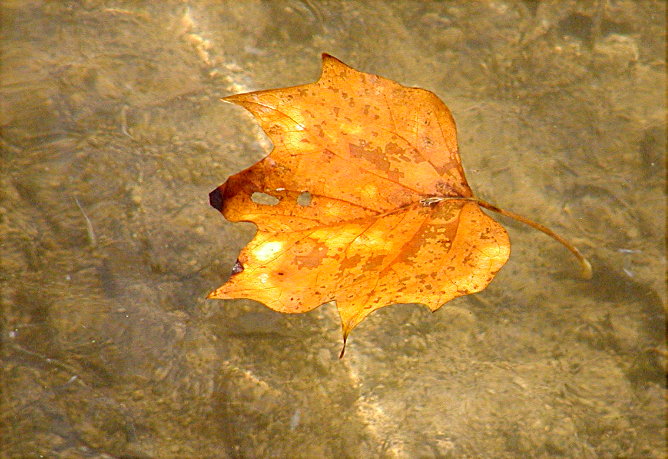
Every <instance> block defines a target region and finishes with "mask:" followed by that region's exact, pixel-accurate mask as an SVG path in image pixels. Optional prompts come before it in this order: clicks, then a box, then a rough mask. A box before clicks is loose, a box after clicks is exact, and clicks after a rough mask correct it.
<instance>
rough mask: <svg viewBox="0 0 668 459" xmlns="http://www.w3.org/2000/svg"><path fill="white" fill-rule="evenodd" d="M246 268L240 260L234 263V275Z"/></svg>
mask: <svg viewBox="0 0 668 459" xmlns="http://www.w3.org/2000/svg"><path fill="white" fill-rule="evenodd" d="M243 270H244V265H242V264H241V262H240V261H239V260H237V261H236V263H234V266H232V275H235V274H239V273H240V272H241V271H243Z"/></svg>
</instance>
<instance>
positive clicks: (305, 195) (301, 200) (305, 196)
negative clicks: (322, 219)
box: [297, 191, 313, 207]
mask: <svg viewBox="0 0 668 459" xmlns="http://www.w3.org/2000/svg"><path fill="white" fill-rule="evenodd" d="M312 199H313V196H311V193H309V192H308V191H302V192H301V193H300V194H299V196H297V204H299V205H300V206H302V207H306V206H310V205H311V200H312Z"/></svg>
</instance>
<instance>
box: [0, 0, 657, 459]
mask: <svg viewBox="0 0 668 459" xmlns="http://www.w3.org/2000/svg"><path fill="white" fill-rule="evenodd" d="M1 8H2V11H1V12H0V17H1V18H2V27H1V28H0V30H1V34H2V35H1V36H2V58H1V67H0V73H1V78H0V80H1V81H0V107H1V110H0V117H1V118H0V121H1V123H0V125H1V126H2V132H1V134H2V135H1V137H0V147H1V149H2V150H1V151H2V156H1V158H0V161H1V165H2V176H1V182H0V187H1V188H0V190H1V198H0V234H1V235H2V244H1V248H0V250H1V252H0V256H1V263H2V264H1V269H2V271H1V272H2V277H1V278H0V282H2V284H1V292H0V294H1V295H2V296H1V298H2V355H1V358H2V372H3V373H2V385H3V387H2V389H3V390H2V417H1V419H2V420H1V421H0V422H1V423H2V425H0V432H1V433H0V435H2V437H1V447H0V448H1V449H0V454H1V455H3V456H6V457H23V456H36V455H38V454H42V455H48V456H65V457H78V456H91V457H108V456H131V457H179V456H182V457H194V456H198V457H228V456H229V457H261V456H276V457H342V456H344V457H345V456H349V457H441V456H453V457H460V456H476V457H517V456H543V457H544V456H566V457H596V456H601V455H604V456H647V457H663V456H664V455H665V453H666V445H665V430H664V427H665V417H664V415H665V408H666V407H665V399H664V390H665V369H666V347H665V341H664V337H665V305H666V292H665V275H664V273H665V262H666V260H665V247H664V234H665V204H666V198H665V193H664V190H665V151H666V140H665V139H666V131H665V117H666V100H665V44H664V37H665V32H666V28H665V19H664V18H665V3H664V2H660V1H657V2H625V1H622V2H614V3H613V2H609V3H607V2H605V1H601V2H597V3H594V2H592V4H588V3H582V2H573V4H570V3H569V4H565V3H562V2H555V3H549V2H545V3H538V2H536V3H533V2H520V1H515V2H513V1H508V2H486V3H478V2H433V3H431V2H396V3H390V2H345V3H339V2H317V1H314V0H308V1H297V0H290V1H287V0H286V1H275V2H260V1H245V2H227V3H226V2H212V1H201V2H197V1H188V2H183V1H171V2H170V1H166V2H146V3H139V2H116V3H110V2H101V1H95V0H91V1H82V2H77V3H75V2H40V1H34V2H18V1H6V2H3V5H2V6H1ZM321 52H328V53H330V54H333V55H334V56H337V57H338V58H340V59H342V60H343V61H344V62H346V63H347V64H349V65H351V66H353V67H355V68H357V69H359V70H363V71H366V72H373V73H377V74H380V75H383V76H386V77H388V78H392V79H394V80H396V81H399V82H401V83H403V84H405V85H410V86H418V87H423V88H427V89H430V90H432V91H434V92H435V93H437V94H438V95H439V96H440V97H441V98H442V99H443V100H444V102H445V103H446V104H447V105H448V106H449V107H450V109H451V111H452V112H453V114H454V116H455V119H456V120H457V123H458V129H459V142H460V149H461V155H462V160H463V164H464V168H465V170H466V172H467V177H468V180H469V183H470V185H471V188H472V189H473V190H474V192H475V193H476V194H477V195H478V196H480V197H481V198H483V199H486V200H488V201H491V202H494V203H495V204H497V205H499V206H501V207H504V208H508V209H512V210H513V211H515V212H518V213H520V214H523V215H526V216H529V217H531V218H533V219H535V220H537V221H540V222H542V223H545V224H547V225H548V226H550V227H552V228H554V229H555V230H557V231H558V232H559V233H561V234H563V235H564V236H566V237H567V238H569V239H571V240H572V241H574V242H575V243H576V244H577V245H578V247H580V249H581V250H582V251H583V252H584V253H585V254H586V255H587V256H588V257H589V258H590V259H591V260H592V262H593V265H594V270H595V275H594V278H593V279H592V280H591V281H583V280H580V279H579V278H578V276H577V271H578V270H577V266H576V265H575V263H574V261H573V259H572V258H571V257H570V255H569V254H568V252H566V251H565V250H564V249H563V248H562V247H560V246H559V245H558V244H556V243H555V242H554V241H552V240H550V239H549V238H547V237H545V236H544V235H543V234H541V233H538V232H535V231H533V230H530V229H527V228H526V227H523V226H522V225H520V224H517V223H514V222H512V221H509V220H507V219H503V218H499V220H500V221H501V222H502V223H503V224H504V225H505V226H506V227H507V229H508V231H509V233H510V236H511V238H512V241H513V253H512V255H511V259H510V261H509V262H508V264H507V265H506V266H505V267H504V268H503V269H502V270H501V272H500V273H499V274H498V275H497V277H496V279H495V280H494V281H493V282H492V284H491V285H490V286H489V287H488V288H487V289H486V290H485V291H483V292H481V293H479V294H477V295H473V296H469V297H464V298H459V299H457V300H454V301H452V302H450V303H448V304H447V305H446V306H444V307H443V308H442V309H441V310H439V311H438V312H437V313H435V314H433V315H431V314H429V313H428V312H427V310H426V309H424V308H421V307H417V306H410V305H401V306H393V307H388V308H384V309H382V310H380V311H378V312H376V313H374V314H373V315H372V316H370V317H369V318H368V319H367V320H366V321H365V322H364V323H362V324H361V325H360V326H359V327H358V328H356V329H355V331H354V332H353V334H352V336H351V339H350V341H349V343H348V348H347V351H346V357H345V358H344V359H343V360H341V361H339V360H338V359H337V355H338V352H339V350H340V327H339V323H338V317H337V315H336V311H335V309H334V308H333V307H332V306H324V307H321V308H319V309H317V310H315V311H313V312H311V313H308V314H303V315H291V316H286V315H280V314H278V313H274V312H273V311H271V310H269V309H267V308H265V307H264V306H262V305H261V304H258V303H254V302H251V301H246V300H235V301H224V302H222V301H212V300H205V299H204V298H205V296H206V294H207V293H208V292H209V291H211V290H212V289H213V288H216V287H218V286H219V285H220V284H221V283H222V282H223V281H224V280H225V279H226V277H227V276H228V275H229V272H230V270H231V268H232V266H233V264H234V261H235V259H236V257H237V254H238V252H239V250H240V249H241V248H242V247H243V246H244V245H245V244H246V242H248V241H249V240H250V238H251V237H252V235H253V231H254V230H253V227H252V225H249V224H231V223H227V222H225V221H224V219H223V218H222V217H221V216H220V214H219V213H218V212H216V211H215V210H214V209H212V208H210V207H209V205H208V193H209V191H211V190H212V189H213V188H214V187H216V186H218V185H219V184H220V183H222V182H223V181H224V180H225V179H226V178H227V177H228V176H229V175H231V174H233V173H236V172H238V171H240V170H242V169H243V168H245V167H248V166H250V165H251V164H253V163H254V162H256V161H257V160H259V159H260V158H262V157H263V156H264V155H265V154H266V153H267V152H268V151H269V150H270V148H271V145H270V143H269V141H268V140H267V138H266V137H265V136H264V134H262V132H261V131H260V129H259V128H258V127H257V125H256V124H255V123H254V121H253V120H252V119H251V117H250V116H249V115H248V114H246V113H245V112H244V111H243V110H242V109H240V108H237V107H234V106H232V105H227V104H223V103H221V102H219V100H218V99H219V98H220V97H223V96H226V95H229V94H232V93H237V92H244V91H249V90H256V89H269V88H275V87H282V86H289V85H295V84H303V83H308V82H311V81H314V80H315V79H316V78H317V77H318V75H319V70H320V57H319V56H320V53H321Z"/></svg>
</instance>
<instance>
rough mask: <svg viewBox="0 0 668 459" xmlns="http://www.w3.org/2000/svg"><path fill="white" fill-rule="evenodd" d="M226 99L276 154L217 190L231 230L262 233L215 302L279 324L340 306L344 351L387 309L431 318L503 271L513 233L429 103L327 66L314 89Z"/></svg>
mask: <svg viewBox="0 0 668 459" xmlns="http://www.w3.org/2000/svg"><path fill="white" fill-rule="evenodd" d="M224 100H226V101H229V102H233V103H235V104H238V105H241V106H242V107H244V108H246V109H247V110H248V111H250V112H251V113H252V114H253V115H254V116H255V117H256V118H257V119H258V120H259V122H260V124H261V125H262V128H263V129H264V131H265V132H266V133H267V135H268V136H269V137H270V139H271V140H272V142H273V144H274V150H273V151H272V152H271V154H270V155H269V156H267V157H266V158H264V159H263V160H262V161H260V162H258V163H257V164H255V165H254V166H252V167H250V168H248V169H246V170H245V171H243V172H240V173H238V174H236V175H233V176H231V177H230V178H229V179H228V180H227V181H226V182H225V183H224V184H222V185H221V186H219V187H218V188H216V189H215V190H214V191H213V192H211V195H210V198H211V203H212V205H213V206H214V207H216V208H217V209H218V210H220V211H221V212H222V213H223V215H224V216H225V218H227V219H228V220H230V221H249V222H253V223H255V224H256V225H257V227H258V232H257V234H256V235H255V238H254V239H253V240H252V241H251V242H250V243H249V244H248V245H247V246H246V247H245V248H244V249H243V250H242V252H241V254H240V255H239V259H238V262H237V264H236V265H235V267H234V269H233V274H232V276H231V277H230V279H229V280H228V282H227V283H226V284H225V285H223V286H222V287H220V288H218V289H216V290H215V291H213V292H212V293H211V294H210V295H209V298H220V299H229V298H250V299H253V300H257V301H260V302H262V303H264V304H266V305H267V306H268V307H270V308H271V309H274V310H276V311H279V312H284V313H299V312H306V311H310V310H312V309H314V308H316V307H317V306H319V305H321V304H323V303H327V302H330V301H335V302H336V306H337V308H338V311H339V314H340V316H341V323H342V327H343V333H344V339H345V337H347V336H348V334H349V333H350V331H351V330H352V329H353V328H354V327H355V326H356V325H357V324H359V323H360V322H361V321H362V320H363V319H364V318H365V317H366V316H367V315H369V314H370V313H371V312H373V311H375V310H376V309H379V308H381V307H383V306H388V305H391V304H395V303H421V304H425V305H426V306H427V307H429V308H430V309H431V310H432V311H434V310H436V309H438V308H440V307H441V306H442V305H443V304H444V303H446V302H447V301H450V300H451V299H453V298H455V297H458V296H461V295H466V294H469V293H475V292H479V291H480V290H482V289H484V288H485V287H486V286H487V284H489V282H490V281H491V280H492V278H493V277H494V275H495V274H496V272H497V271H498V270H499V269H500V268H501V267H502V266H503V264H504V263H505V262H506V260H507V259H508V256H509V254H510V242H509V240H508V235H507V234H506V232H505V230H504V229H503V227H501V225H499V224H498V223H497V222H496V221H494V220H493V219H492V218H490V217H489V216H487V215H486V214H484V213H483V212H482V211H481V209H480V206H479V205H478V202H477V201H476V200H475V198H473V193H472V192H471V189H470V188H469V186H468V184H467V182H466V178H465V177H464V171H463V169H462V166H461V162H460V158H459V153H458V151H457V139H456V131H455V123H454V120H453V119H452V115H451V114H450V111H449V110H448V108H447V107H446V106H445V105H444V104H443V102H441V101H440V100H439V98H438V97H437V96H436V95H434V94H433V93H431V92H429V91H426V90H424V89H417V88H407V87H404V86H402V85H400V84H398V83H395V82H393V81H390V80H388V79H385V78H382V77H379V76H376V75H371V74H367V73H363V72H358V71H357V70H355V69H352V68H350V67H348V66H347V65H345V64H344V63H342V62H341V61H339V60H338V59H336V58H334V57H332V56H329V55H327V54H325V55H323V68H322V75H321V76H320V79H319V80H318V81H316V82H315V83H311V84H306V85H303V86H296V87H291V88H281V89H273V90H268V91H258V92H252V93H248V94H238V95H234V96H230V97H227V98H225V99H224ZM304 191H308V192H309V193H310V196H311V200H310V203H308V205H302V204H300V203H299V202H298V197H299V196H300V195H301V194H302V193H303V192H304ZM253 193H266V194H269V195H271V196H274V197H276V198H278V199H279V202H278V203H276V204H274V205H270V204H260V203H257V202H255V201H254V200H253V199H252V198H251V196H252V195H253Z"/></svg>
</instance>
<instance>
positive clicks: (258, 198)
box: [251, 191, 280, 206]
mask: <svg viewBox="0 0 668 459" xmlns="http://www.w3.org/2000/svg"><path fill="white" fill-rule="evenodd" d="M251 200H252V201H253V202H254V203H255V204H262V205H264V206H275V205H276V204H278V202H279V201H280V199H278V198H277V197H275V196H272V195H270V194H267V193H261V192H259V191H256V192H255V193H253V194H252V195H251Z"/></svg>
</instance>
